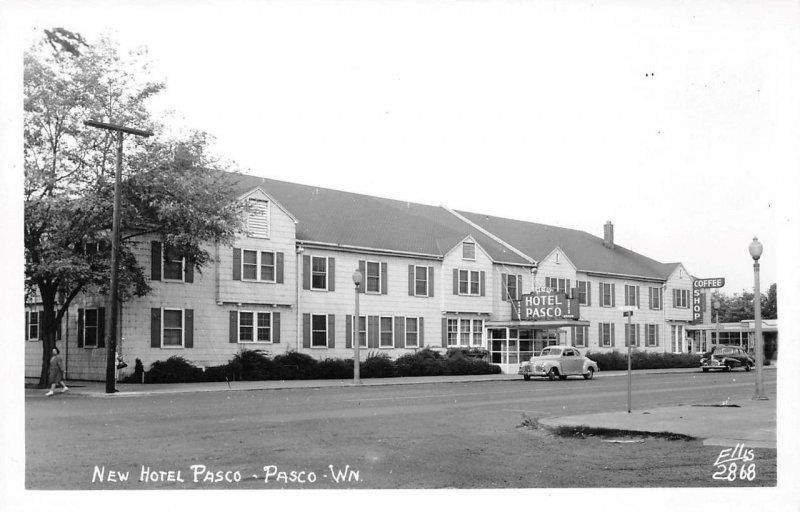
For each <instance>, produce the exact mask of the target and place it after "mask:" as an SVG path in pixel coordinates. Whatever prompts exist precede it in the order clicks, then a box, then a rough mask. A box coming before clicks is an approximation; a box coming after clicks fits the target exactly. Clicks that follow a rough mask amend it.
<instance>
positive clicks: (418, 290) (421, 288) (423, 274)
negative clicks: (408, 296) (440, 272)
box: [414, 266, 428, 297]
mask: <svg viewBox="0 0 800 512" xmlns="http://www.w3.org/2000/svg"><path fill="white" fill-rule="evenodd" d="M414 294H415V295H420V296H422V297H427V296H428V267H419V266H415V267H414Z"/></svg>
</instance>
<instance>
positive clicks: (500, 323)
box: [485, 320, 590, 329]
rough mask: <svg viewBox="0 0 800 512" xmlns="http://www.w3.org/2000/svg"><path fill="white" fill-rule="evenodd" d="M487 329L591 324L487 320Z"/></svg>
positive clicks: (583, 323)
mask: <svg viewBox="0 0 800 512" xmlns="http://www.w3.org/2000/svg"><path fill="white" fill-rule="evenodd" d="M485 325H486V328H487V329H492V328H494V329H497V328H501V327H509V328H511V329H520V328H528V329H554V328H556V327H574V326H583V325H590V324H589V321H588V320H536V321H534V320H508V321H505V322H503V321H499V320H491V321H488V322H485Z"/></svg>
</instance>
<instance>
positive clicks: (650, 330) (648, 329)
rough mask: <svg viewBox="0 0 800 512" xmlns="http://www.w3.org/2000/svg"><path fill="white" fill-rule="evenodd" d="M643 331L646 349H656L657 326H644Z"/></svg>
mask: <svg viewBox="0 0 800 512" xmlns="http://www.w3.org/2000/svg"><path fill="white" fill-rule="evenodd" d="M644 330H645V338H646V341H645V343H647V346H648V347H657V346H658V325H656V324H647V325H645V326H644Z"/></svg>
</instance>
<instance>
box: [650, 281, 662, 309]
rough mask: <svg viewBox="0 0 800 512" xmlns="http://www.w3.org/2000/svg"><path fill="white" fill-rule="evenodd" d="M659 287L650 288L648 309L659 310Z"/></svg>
mask: <svg viewBox="0 0 800 512" xmlns="http://www.w3.org/2000/svg"><path fill="white" fill-rule="evenodd" d="M661 302H662V301H661V287H660V286H659V287H657V286H651V287H650V309H661Z"/></svg>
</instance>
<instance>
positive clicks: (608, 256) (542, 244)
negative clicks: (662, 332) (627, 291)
mask: <svg viewBox="0 0 800 512" xmlns="http://www.w3.org/2000/svg"><path fill="white" fill-rule="evenodd" d="M458 213H459V214H460V215H463V216H464V217H465V218H467V219H469V220H470V222H474V223H475V224H477V225H479V226H481V227H482V228H483V229H485V230H487V231H489V232H490V233H492V234H494V235H495V236H497V237H498V238H500V239H501V240H503V241H504V242H506V243H508V244H510V245H511V246H513V247H514V248H515V249H517V250H519V251H522V252H523V253H525V254H527V255H528V256H530V257H531V258H533V259H535V260H536V261H541V260H542V259H544V258H545V257H546V256H547V255H548V254H550V252H551V251H552V250H553V249H555V248H556V247H561V249H562V250H563V251H564V253H565V254H566V255H567V257H568V258H569V259H570V260H571V261H572V263H573V264H574V265H575V266H576V267H577V269H578V270H581V271H588V272H601V273H607V274H619V275H626V276H639V277H650V278H657V279H667V278H668V277H669V276H670V274H672V272H673V271H674V270H675V267H676V266H677V265H678V264H677V263H661V262H658V261H656V260H654V259H651V258H648V257H647V256H642V255H641V254H638V253H636V252H633V251H631V250H629V249H626V248H625V247H622V246H620V245H617V244H615V246H614V248H613V249H609V248H607V247H606V246H604V245H603V239H602V238H600V237H597V236H594V235H590V234H589V233H586V232H584V231H578V230H575V229H569V228H562V227H557V226H548V225H546V224H536V223H533V222H525V221H521V220H513V219H504V218H501V217H493V216H491V215H484V214H480V213H470V212H462V211H459V212H458Z"/></svg>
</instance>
